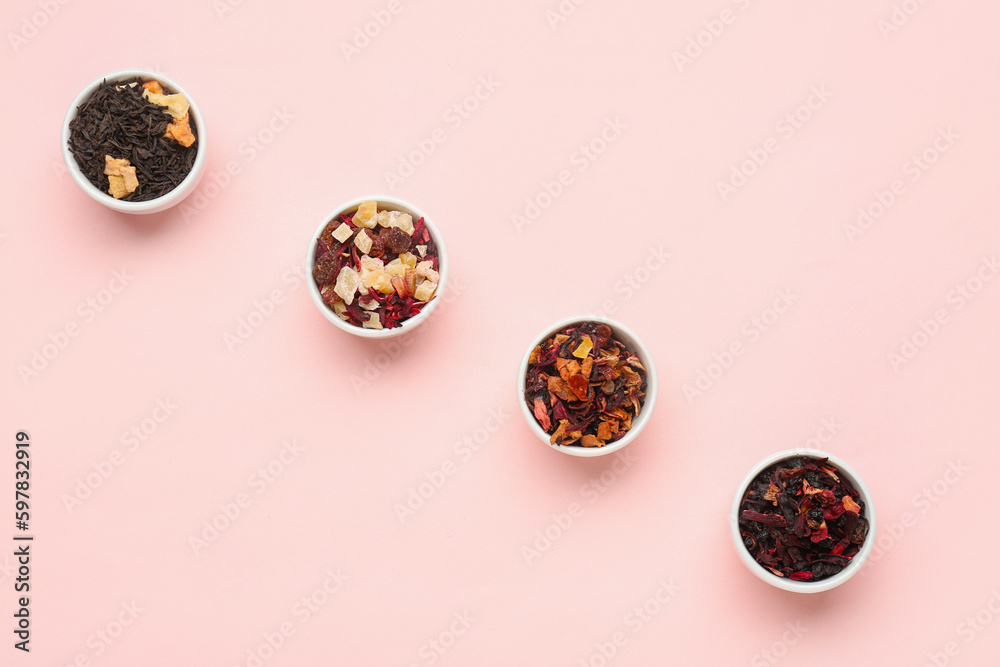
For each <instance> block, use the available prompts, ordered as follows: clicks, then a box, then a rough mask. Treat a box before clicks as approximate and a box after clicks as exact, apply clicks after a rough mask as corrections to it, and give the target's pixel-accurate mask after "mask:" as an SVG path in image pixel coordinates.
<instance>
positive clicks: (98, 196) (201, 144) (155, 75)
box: [62, 69, 208, 214]
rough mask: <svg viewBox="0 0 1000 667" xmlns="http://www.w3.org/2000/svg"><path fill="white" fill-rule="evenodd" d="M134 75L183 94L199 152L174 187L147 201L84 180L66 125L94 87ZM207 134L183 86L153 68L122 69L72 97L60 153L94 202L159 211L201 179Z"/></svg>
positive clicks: (126, 210) (136, 211)
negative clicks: (111, 192)
mask: <svg viewBox="0 0 1000 667" xmlns="http://www.w3.org/2000/svg"><path fill="white" fill-rule="evenodd" d="M133 77H142V78H144V79H156V80H157V81H159V82H161V83H163V84H164V85H166V86H167V87H168V88H170V89H171V90H173V91H174V92H178V93H182V94H183V95H184V97H186V98H187V101H188V104H190V105H191V109H190V113H191V117H192V118H193V119H194V121H195V124H196V125H197V127H198V142H197V143H198V152H197V154H196V155H195V158H194V164H193V165H192V166H191V171H190V172H188V174H187V175H186V176H185V177H184V179H183V180H182V181H181V182H180V183H178V184H177V187H175V188H174V189H173V190H171V191H170V192H167V193H166V194H163V195H161V196H159V197H157V198H156V199H149V200H147V201H121V200H119V199H115V198H114V197H112V196H110V195H109V194H108V193H107V192H104V191H103V190H100V189H99V188H97V187H95V186H94V184H93V183H91V182H90V181H89V180H87V178H86V177H85V176H84V175H83V171H82V170H81V169H80V165H78V164H77V163H76V158H75V157H73V153H71V152H70V150H69V137H70V131H69V124H70V121H72V120H73V119H74V118H76V115H77V112H78V110H79V107H80V106H82V105H83V104H84V103H85V102H86V101H87V100H88V99H89V98H90V96H91V95H93V94H94V91H95V90H97V87H98V86H100V85H101V84H102V83H104V82H105V81H109V82H114V81H122V80H125V79H131V78H133ZM206 135H207V132H206V131H205V117H204V116H203V115H202V113H201V108H200V107H199V106H198V103H197V102H196V101H195V99H194V98H193V97H192V96H191V93H189V92H188V91H187V90H186V89H185V88H184V87H183V86H181V85H180V84H179V83H177V82H176V81H175V80H173V79H172V78H170V77H169V76H167V75H165V74H161V73H159V72H154V71H152V70H147V69H122V70H118V71H115V72H111V73H109V74H105V75H104V76H101V77H98V78H97V79H94V80H93V81H91V82H90V83H89V84H87V85H86V86H84V88H83V90H81V91H80V93H79V94H78V95H77V96H76V98H74V100H73V102H72V103H71V104H70V106H69V109H68V110H67V111H66V116H65V118H64V119H63V124H62V155H63V161H64V162H65V163H66V169H67V170H68V171H69V174H70V176H71V177H72V178H73V180H74V181H75V182H76V184H77V185H79V186H80V188H81V189H82V190H83V191H84V192H86V193H87V194H88V195H89V196H90V197H91V198H92V199H94V200H95V201H97V202H99V203H101V204H104V205H105V206H107V207H108V208H111V209H114V210H116V211H120V212H122V213H133V214H144V213H158V212H160V211H163V210H165V209H167V208H170V207H171V206H174V205H176V204H178V203H180V202H181V201H182V200H183V199H184V198H185V197H187V196H188V195H189V194H191V192H192V191H193V190H194V188H195V187H197V185H198V182H199V181H200V180H201V176H202V172H203V170H204V166H205V162H206V160H207V158H208V151H207V145H208V144H207V141H206Z"/></svg>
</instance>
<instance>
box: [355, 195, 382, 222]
mask: <svg viewBox="0 0 1000 667" xmlns="http://www.w3.org/2000/svg"><path fill="white" fill-rule="evenodd" d="M377 214H378V204H377V203H376V202H375V201H372V200H369V201H364V202H361V205H360V206H358V210H357V212H356V213H355V214H354V217H353V218H351V222H353V223H354V224H355V226H357V227H367V228H368V229H371V228H372V227H374V226H375V225H376V224H377V223H376V220H375V216H376V215H377Z"/></svg>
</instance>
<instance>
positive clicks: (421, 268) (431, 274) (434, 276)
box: [416, 261, 441, 283]
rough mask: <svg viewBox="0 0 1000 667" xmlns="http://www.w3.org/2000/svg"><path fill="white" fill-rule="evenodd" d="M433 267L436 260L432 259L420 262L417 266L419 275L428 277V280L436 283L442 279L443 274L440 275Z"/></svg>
mask: <svg viewBox="0 0 1000 667" xmlns="http://www.w3.org/2000/svg"><path fill="white" fill-rule="evenodd" d="M433 267H434V262H431V261H423V262H419V263H418V264H417V266H416V270H417V275H418V276H423V277H424V278H427V280H430V281H431V282H434V283H436V282H439V281H440V280H441V276H439V275H438V272H437V271H435V270H434V268H433Z"/></svg>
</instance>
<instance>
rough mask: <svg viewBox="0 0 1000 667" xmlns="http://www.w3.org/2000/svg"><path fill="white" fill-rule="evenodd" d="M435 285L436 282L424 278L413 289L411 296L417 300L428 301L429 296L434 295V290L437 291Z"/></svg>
mask: <svg viewBox="0 0 1000 667" xmlns="http://www.w3.org/2000/svg"><path fill="white" fill-rule="evenodd" d="M437 287H438V286H437V283H435V282H431V281H430V280H425V281H424V282H422V283H420V284H419V285H417V288H416V289H415V290H413V298H414V299H416V300H417V301H430V300H431V297H433V296H434V292H436V291H437Z"/></svg>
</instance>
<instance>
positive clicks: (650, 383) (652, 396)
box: [517, 315, 657, 458]
mask: <svg viewBox="0 0 1000 667" xmlns="http://www.w3.org/2000/svg"><path fill="white" fill-rule="evenodd" d="M584 322H596V323H598V324H606V325H608V326H609V327H611V330H612V331H613V332H614V333H615V334H616V336H615V337H616V338H618V339H619V340H620V342H621V343H623V344H625V346H626V347H627V348H628V349H629V350H630V351H632V352H634V353H635V354H636V355H637V356H638V357H639V359H640V360H641V361H642V365H643V366H644V367H645V368H646V398H645V399H644V400H643V403H642V411H641V412H640V413H639V417H638V418H636V419H634V420H633V421H632V428H631V429H629V432H628V433H626V434H625V436H624V437H623V438H621V439H620V440H616V441H614V442H612V443H610V444H607V445H605V446H603V447H581V446H579V445H553V444H551V443H550V442H549V440H550V436H549V434H548V433H546V432H545V431H544V430H543V429H542V427H541V425H540V424H539V423H538V420H537V419H535V415H534V413H533V412H532V411H531V410H529V409H528V405H527V403H525V402H524V382H525V378H526V377H527V374H528V359H529V358H530V357H531V351H532V350H534V349H535V346H536V345H540V344H541V343H543V342H544V341H545V340H547V339H548V338H549V337H551V336H553V335H555V334H556V333H558V332H559V331H561V330H562V329H565V328H566V327H568V326H570V325H572V324H582V323H584ZM621 338H628V339H629V340H628V341H625V340H621ZM656 394H657V378H656V364H655V363H654V362H653V355H652V353H651V352H650V351H649V348H648V347H646V344H645V343H643V342H642V339H641V338H639V336H637V335H636V333H635V332H634V331H632V330H631V329H629V328H628V327H627V326H625V325H624V324H622V323H621V322H619V321H618V320H613V319H611V318H609V317H602V316H599V315H577V316H574V317H567V318H565V319H562V320H559V321H558V322H556V323H555V324H552V325H550V326H548V327H546V328H545V329H543V330H542V332H541V333H539V334H538V335H537V336H535V338H534V339H533V340H532V342H531V344H530V345H529V346H528V349H527V351H526V352H525V353H524V357H523V358H522V359H521V364H520V366H519V367H518V371H517V402H518V404H519V405H520V407H521V414H522V415H524V419H525V420H526V421H527V422H528V427H529V428H530V429H531V431H532V432H533V433H534V434H535V435H536V436H537V437H538V438H539V439H540V440H541V441H542V442H544V443H545V445H546V446H547V447H550V448H552V449H555V450H557V451H559V452H562V453H564V454H569V455H570V456H578V457H583V458H593V457H595V456H607V455H608V454H614V453H615V452H617V451H619V450H621V449H622V448H623V447H625V446H626V445H628V444H629V443H631V442H633V441H634V440H635V439H636V438H638V437H639V434H640V433H641V432H642V430H643V429H644V428H645V427H646V425H647V424H648V423H649V421H650V419H651V418H652V415H653V408H654V407H656Z"/></svg>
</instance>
